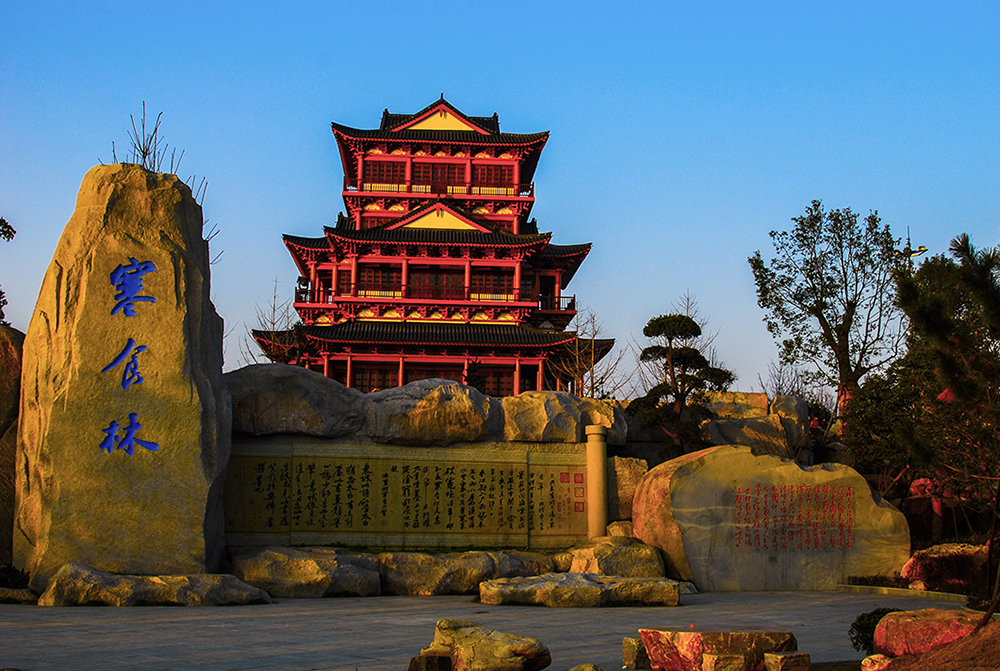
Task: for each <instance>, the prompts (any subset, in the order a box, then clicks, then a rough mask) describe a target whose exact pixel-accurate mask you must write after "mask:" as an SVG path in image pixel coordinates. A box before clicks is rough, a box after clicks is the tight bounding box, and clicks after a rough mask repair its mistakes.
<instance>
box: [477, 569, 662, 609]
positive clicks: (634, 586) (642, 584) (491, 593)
mask: <svg viewBox="0 0 1000 671" xmlns="http://www.w3.org/2000/svg"><path fill="white" fill-rule="evenodd" d="M680 592H681V583H679V582H677V581H676V580H670V579H668V578H623V577H620V576H601V575H593V574H589V573H547V574H545V575H541V576H537V577H528V578H506V579H498V580H487V581H485V582H482V583H480V585H479V600H480V601H482V602H483V603H485V604H490V605H493V606H498V605H511V604H516V605H535V606H552V607H554V608H593V607H597V606H676V605H677V604H678V603H679V601H680Z"/></svg>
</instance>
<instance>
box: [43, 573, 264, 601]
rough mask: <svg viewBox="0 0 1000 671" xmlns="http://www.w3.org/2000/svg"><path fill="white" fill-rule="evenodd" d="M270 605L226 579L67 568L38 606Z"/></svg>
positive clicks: (55, 577)
mask: <svg viewBox="0 0 1000 671" xmlns="http://www.w3.org/2000/svg"><path fill="white" fill-rule="evenodd" d="M260 603H271V598H270V597H269V596H268V594H267V592H265V591H264V590H262V589H258V588H256V587H252V586H250V585H247V584H246V583H244V582H241V581H240V580H238V579H237V578H236V577H235V576H232V575H225V574H204V573H202V574H196V575H161V576H155V575H143V576H139V575H118V574H115V573H106V572H104V571H98V570H97V569H94V568H91V567H89V566H83V565H82V564H66V565H65V566H63V567H61V568H60V569H59V570H58V571H57V572H56V573H55V575H53V576H52V579H51V580H50V581H49V586H48V588H46V590H45V592H44V593H43V594H42V595H41V596H40V597H39V598H38V605H39V606H242V605H250V604H260Z"/></svg>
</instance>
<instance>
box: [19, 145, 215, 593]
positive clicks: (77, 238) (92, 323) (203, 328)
mask: <svg viewBox="0 0 1000 671" xmlns="http://www.w3.org/2000/svg"><path fill="white" fill-rule="evenodd" d="M202 223H203V220H202V213H201V207H200V206H199V205H198V204H197V203H196V202H195V200H194V199H193V198H192V196H191V190H190V189H189V188H188V187H187V185H185V184H183V183H182V182H181V181H180V180H179V179H178V178H177V177H176V176H174V175H158V174H153V173H151V172H148V171H146V170H143V169H142V168H140V167H139V166H135V165H108V166H98V167H96V168H93V169H92V170H90V172H88V173H87V176H86V177H85V178H84V180H83V184H82V185H81V187H80V193H79V195H78V197H77V204H76V210H75V212H74V213H73V216H72V218H71V219H70V221H69V223H68V224H67V225H66V229H65V230H64V232H63V235H62V238H61V239H60V241H59V245H58V247H57V248H56V252H55V255H54V257H53V259H52V263H51V264H50V266H49V269H48V272H47V273H46V275H45V279H44V281H43V283H42V288H41V291H40V293H39V296H38V303H37V305H36V306H35V311H34V313H33V314H32V318H31V323H30V325H29V327H28V333H27V336H26V338H25V341H24V359H23V372H22V378H21V380H22V396H21V412H20V429H19V435H18V448H17V510H16V517H15V524H14V564H15V565H16V566H17V567H19V568H21V569H22V570H26V571H27V572H28V573H30V574H31V587H32V588H33V589H35V590H36V591H41V590H42V589H44V587H45V585H46V583H47V582H48V580H49V578H50V577H51V576H52V575H53V573H55V571H56V570H57V569H58V568H59V567H60V566H62V565H63V564H67V563H70V562H76V563H80V564H85V565H88V566H92V567H94V568H96V569H99V570H102V571H107V572H111V573H127V574H147V575H159V574H192V573H204V572H206V571H213V570H215V568H216V566H217V564H218V563H219V561H220V559H221V555H222V550H223V547H224V540H225V539H224V533H223V516H222V485H223V482H224V479H225V478H224V474H225V473H224V472H225V468H226V464H227V461H228V458H229V447H230V423H231V420H230V411H229V408H228V403H229V401H228V395H227V393H226V387H225V383H224V382H223V379H222V332H223V325H222V319H221V318H220V317H219V316H218V314H217V313H216V312H215V308H214V307H213V306H212V303H211V301H210V299H209V254H208V243H207V242H205V240H204V239H203V238H202Z"/></svg>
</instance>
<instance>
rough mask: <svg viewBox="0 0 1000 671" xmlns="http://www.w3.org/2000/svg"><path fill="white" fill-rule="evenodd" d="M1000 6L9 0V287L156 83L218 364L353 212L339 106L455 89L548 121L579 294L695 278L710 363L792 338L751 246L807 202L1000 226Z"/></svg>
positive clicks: (16, 307) (539, 125)
mask: <svg viewBox="0 0 1000 671" xmlns="http://www.w3.org/2000/svg"><path fill="white" fill-rule="evenodd" d="M998 28H1000V3H997V2H995V1H987V2H961V1H956V2H948V3H945V2H924V1H921V0H908V1H906V2H873V1H872V0H867V1H865V2H813V1H809V0H795V1H788V2H732V1H730V2H711V1H709V2H690V1H685V2H673V1H660V2H617V3H609V2H600V3H598V2H590V1H588V0H575V1H574V2H545V1H544V0H540V1H538V2H503V1H499V2H492V3H478V2H472V1H467V2H453V1H452V0H437V1H431V2H425V3H422V2H407V3H402V2H391V1H382V2H378V1H371V2H351V3H347V2H339V1H332V2H316V3H296V2H290V3H276V2H258V1H255V0H250V1H245V2H240V3H228V2H210V3H202V2H199V3H189V2H171V3H136V2H127V3H126V2H121V3H119V2H77V3H66V2H58V3H56V2H48V1H46V0H32V1H31V2H27V1H24V0H4V2H3V3H2V6H0V35H2V38H3V39H2V42H0V44H2V46H0V216H3V217H5V218H6V219H7V220H8V221H9V222H10V223H11V224H12V225H13V226H14V227H15V228H16V229H17V236H16V237H15V238H14V240H13V241H12V242H6V243H4V242H0V286H2V288H3V290H4V291H5V292H6V293H7V298H8V300H9V305H8V306H7V308H6V309H5V311H6V313H7V319H8V320H9V321H10V322H11V323H12V325H13V326H15V327H17V328H19V329H21V330H27V327H28V321H29V319H30V317H31V312H32V309H33V306H34V302H35V299H36V297H37V293H38V287H39V286H40V284H41V280H42V277H43V275H44V273H45V270H46V268H47V267H48V264H49V261H50V260H51V257H52V253H53V251H54V249H55V246H56V243H57V241H58V238H59V235H60V232H61V231H62V228H63V226H64V225H65V224H66V222H67V221H68V220H69V217H70V215H71V214H72V212H73V207H74V203H75V199H76V193H77V190H78V188H79V185H80V180H81V179H82V178H83V176H84V174H85V173H86V172H87V170H88V169H89V168H91V167H92V166H94V165H96V164H97V163H99V162H101V161H103V162H105V163H110V162H111V160H112V159H111V143H112V141H114V142H115V145H116V147H117V148H118V151H119V156H121V154H122V153H123V148H124V147H125V146H126V144H127V134H126V131H127V129H129V128H130V122H129V114H134V115H138V114H139V113H140V110H141V106H142V102H143V101H145V102H146V107H147V110H148V112H149V113H150V116H151V117H152V116H155V113H157V112H160V111H162V112H163V122H162V125H161V134H162V136H163V138H164V140H165V141H166V142H167V143H169V145H170V146H171V147H176V148H177V149H178V151H180V150H184V152H185V154H184V158H183V162H182V164H181V169H180V170H179V171H178V173H179V174H180V175H181V177H182V178H185V179H187V178H188V177H189V176H191V175H197V176H198V179H199V180H200V178H201V177H205V178H207V180H208V191H207V197H206V199H205V202H204V209H205V216H206V218H207V219H208V221H209V223H208V226H209V227H212V226H217V227H218V229H219V234H218V236H217V237H216V238H215V239H214V240H213V241H212V250H213V254H215V253H218V252H222V256H221V257H220V258H219V260H218V262H217V263H216V264H215V265H214V266H213V275H212V286H213V289H212V293H213V297H214V301H215V305H216V307H217V309H218V311H219V313H220V314H221V315H222V316H223V318H224V319H225V320H226V328H227V331H228V336H227V341H226V367H227V368H233V367H237V366H239V365H242V363H241V360H240V341H241V340H242V339H243V338H244V336H245V334H246V330H247V328H252V327H254V326H255V306H257V305H259V306H265V305H267V304H268V303H269V301H270V297H271V294H272V287H273V283H274V281H275V279H277V282H278V288H279V292H281V294H282V296H283V297H290V296H291V292H292V290H293V287H294V284H295V279H296V271H295V267H294V265H293V263H292V261H291V257H290V256H289V254H288V253H287V251H286V250H285V248H284V246H283V245H282V243H281V234H282V233H291V234H295V235H304V236H319V235H321V234H322V228H323V226H324V225H326V224H333V223H334V221H335V220H336V216H337V213H338V212H339V211H340V210H342V209H343V201H342V199H341V197H340V189H341V185H342V179H343V172H342V168H341V165H340V160H339V156H338V153H337V149H336V143H335V141H334V138H333V135H332V133H331V132H330V122H331V121H337V122H339V123H343V124H347V125H350V126H355V127H359V128H373V127H376V126H377V125H378V122H379V119H380V117H381V114H382V110H383V109H384V108H386V107H388V108H389V109H390V111H392V112H397V113H412V112H416V111H417V110H420V109H422V108H423V107H425V106H426V105H428V104H429V103H431V102H432V101H434V100H436V99H437V98H438V97H439V96H440V95H441V94H442V93H443V94H444V95H445V97H446V98H447V99H448V100H449V101H450V102H451V103H453V104H454V105H455V106H456V107H458V108H459V109H461V110H462V111H464V112H465V113H466V114H470V115H476V116H488V115H491V114H493V113H494V112H497V113H499V115H500V124H501V129H502V130H504V131H506V132H513V133H532V132H537V131H543V130H548V131H551V138H550V139H549V142H548V144H547V146H546V148H545V151H544V152H543V153H542V158H541V162H540V164H539V168H538V170H537V172H536V174H535V185H536V197H537V202H536V204H535V207H534V210H533V215H534V216H535V217H537V219H538V222H539V228H540V229H541V230H545V231H552V232H553V233H554V237H553V241H554V242H556V243H558V244H575V243H579V242H593V243H594V247H593V250H592V252H591V254H590V256H589V257H588V259H587V260H586V262H585V263H584V264H583V266H582V267H581V269H580V271H579V272H578V273H577V276H576V277H575V278H574V280H573V282H572V284H571V285H570V286H569V288H568V293H575V294H576V295H577V296H578V297H579V300H580V302H581V303H582V304H583V305H585V306H588V307H589V308H591V309H592V310H594V311H595V312H596V313H597V314H598V315H599V317H600V318H601V319H602V320H603V322H604V324H605V326H606V329H607V332H608V335H610V336H614V337H616V338H618V339H619V342H622V343H627V342H628V341H629V340H631V339H636V340H638V341H640V343H641V342H642V327H643V325H644V324H645V323H646V321H647V320H648V319H649V318H650V317H652V316H655V315H658V314H662V313H665V312H668V311H671V308H672V305H673V304H674V303H676V301H677V300H678V298H679V297H680V296H681V295H682V294H684V293H685V292H687V291H690V292H691V293H692V294H693V295H694V296H696V297H697V300H698V302H699V305H700V309H701V314H702V316H703V317H708V318H709V319H710V328H711V329H713V330H718V332H719V334H718V337H717V340H716V343H715V344H716V347H717V349H718V354H719V356H720V357H721V359H722V360H723V361H724V362H726V363H727V364H728V365H729V366H730V367H731V368H733V369H734V370H735V372H736V373H737V375H738V376H739V381H738V382H737V385H736V387H737V388H739V389H743V390H752V389H754V388H756V387H757V374H758V373H761V374H764V373H765V372H766V367H767V364H768V362H769V361H771V360H773V359H775V358H776V351H777V350H776V347H775V346H774V344H773V342H772V341H771V339H770V337H769V335H768V334H767V332H766V330H765V329H764V326H763V324H762V321H761V318H762V316H763V313H762V311H761V310H760V309H759V308H758V307H757V304H756V295H755V293H754V286H753V281H752V277H751V273H750V268H749V266H748V264H747V261H746V259H747V257H748V256H750V255H751V254H752V253H753V252H754V251H755V250H757V249H760V250H762V251H763V252H764V254H765V256H767V255H768V253H769V251H770V249H771V247H770V240H769V238H768V232H769V231H771V230H773V229H784V228H787V227H788V225H789V220H790V219H791V218H792V217H793V216H796V215H799V214H801V213H802V212H803V211H804V210H805V208H806V206H807V205H808V204H809V202H810V201H811V200H812V199H814V198H816V199H821V200H823V202H824V204H825V205H826V206H828V207H831V208H835V207H848V206H849V207H851V208H852V209H854V210H855V211H858V212H861V213H862V214H867V213H868V210H869V209H876V210H878V212H879V214H880V215H881V216H882V218H883V220H884V221H885V222H886V223H889V224H890V225H891V226H892V229H893V231H894V233H895V234H896V235H901V236H905V235H906V231H907V227H909V230H910V232H911V235H912V239H913V244H914V246H917V245H926V246H927V247H928V248H929V250H930V251H931V252H932V253H940V252H944V251H946V250H947V247H948V243H949V241H950V240H951V238H953V237H954V236H955V235H957V234H959V233H962V232H968V233H969V234H970V235H971V236H972V238H973V242H975V243H976V244H978V245H982V246H987V245H990V246H992V245H996V244H998V243H1000V240H998V235H997V234H998V230H997V223H998V215H997V212H998V205H1000V202H998V200H1000V199H998V184H1000V133H998V130H1000V129H998V113H1000V39H998V38H997V31H998Z"/></svg>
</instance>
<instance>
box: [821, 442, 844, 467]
mask: <svg viewBox="0 0 1000 671" xmlns="http://www.w3.org/2000/svg"><path fill="white" fill-rule="evenodd" d="M813 463H814V464H844V465H845V466H854V452H852V451H851V448H849V447H847V445H844V444H843V443H841V442H836V441H835V442H832V443H823V444H821V445H814V446H813Z"/></svg>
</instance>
